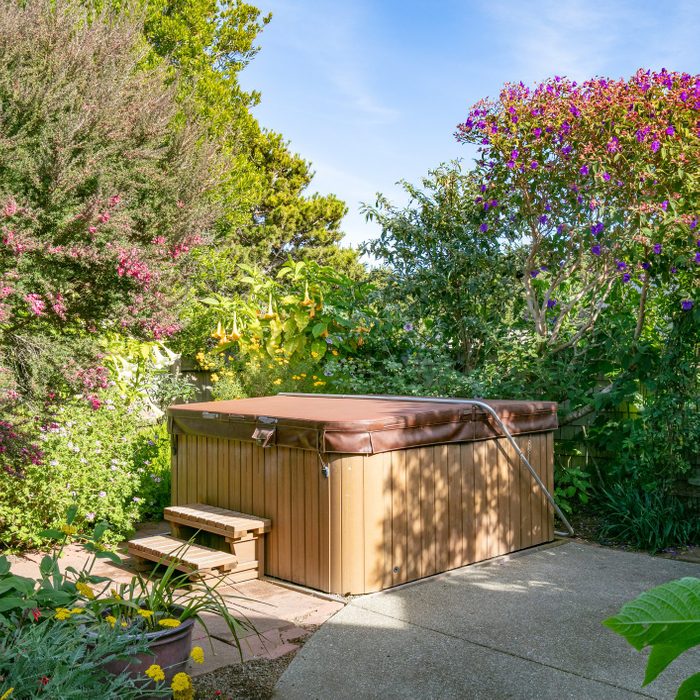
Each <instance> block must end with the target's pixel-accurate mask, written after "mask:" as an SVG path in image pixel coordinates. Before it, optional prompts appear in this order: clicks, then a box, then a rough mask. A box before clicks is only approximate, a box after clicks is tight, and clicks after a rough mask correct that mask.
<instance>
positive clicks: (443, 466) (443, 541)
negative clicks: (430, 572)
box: [433, 445, 450, 571]
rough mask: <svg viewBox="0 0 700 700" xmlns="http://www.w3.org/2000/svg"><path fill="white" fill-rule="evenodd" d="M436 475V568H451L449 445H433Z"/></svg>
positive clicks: (444, 569) (438, 569)
mask: <svg viewBox="0 0 700 700" xmlns="http://www.w3.org/2000/svg"><path fill="white" fill-rule="evenodd" d="M433 465H434V475H435V524H434V533H435V570H436V571H447V570H448V569H449V568H450V510H449V487H448V472H447V469H448V463H447V445H435V447H433Z"/></svg>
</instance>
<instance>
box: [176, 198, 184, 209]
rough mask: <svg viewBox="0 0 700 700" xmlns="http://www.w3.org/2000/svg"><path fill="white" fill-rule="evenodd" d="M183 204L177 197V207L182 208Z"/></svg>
mask: <svg viewBox="0 0 700 700" xmlns="http://www.w3.org/2000/svg"><path fill="white" fill-rule="evenodd" d="M184 206H185V203H184V202H183V201H182V200H181V199H178V200H177V208H178V209H182V208H183V207H184Z"/></svg>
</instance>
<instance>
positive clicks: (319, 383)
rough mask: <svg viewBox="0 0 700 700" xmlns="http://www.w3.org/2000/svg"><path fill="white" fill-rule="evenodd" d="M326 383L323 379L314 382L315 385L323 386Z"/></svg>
mask: <svg viewBox="0 0 700 700" xmlns="http://www.w3.org/2000/svg"><path fill="white" fill-rule="evenodd" d="M325 383H326V382H321V381H318V382H314V386H323V385H324V384H325Z"/></svg>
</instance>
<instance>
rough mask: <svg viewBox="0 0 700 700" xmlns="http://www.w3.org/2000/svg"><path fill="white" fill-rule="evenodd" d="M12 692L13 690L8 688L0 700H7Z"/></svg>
mask: <svg viewBox="0 0 700 700" xmlns="http://www.w3.org/2000/svg"><path fill="white" fill-rule="evenodd" d="M12 691H14V688H8V689H7V690H6V691H5V692H4V693H3V694H2V697H0V700H7V698H9V697H10V695H12Z"/></svg>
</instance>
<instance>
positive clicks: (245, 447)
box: [240, 442, 257, 513]
mask: <svg viewBox="0 0 700 700" xmlns="http://www.w3.org/2000/svg"><path fill="white" fill-rule="evenodd" d="M240 445H241V448H240V449H241V511H243V512H244V513H250V511H251V510H252V509H253V450H254V449H256V448H257V445H253V444H252V443H251V442H241V443H240Z"/></svg>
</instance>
